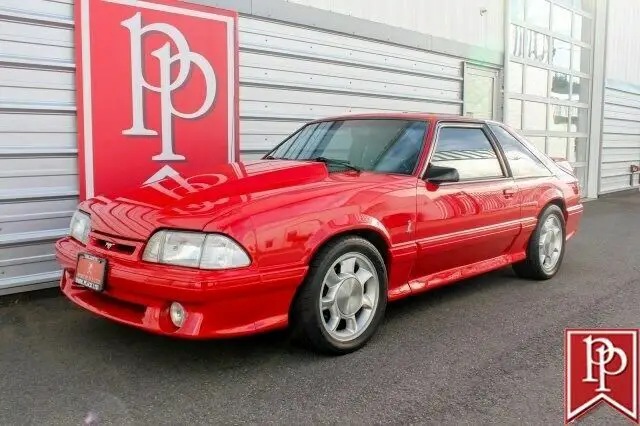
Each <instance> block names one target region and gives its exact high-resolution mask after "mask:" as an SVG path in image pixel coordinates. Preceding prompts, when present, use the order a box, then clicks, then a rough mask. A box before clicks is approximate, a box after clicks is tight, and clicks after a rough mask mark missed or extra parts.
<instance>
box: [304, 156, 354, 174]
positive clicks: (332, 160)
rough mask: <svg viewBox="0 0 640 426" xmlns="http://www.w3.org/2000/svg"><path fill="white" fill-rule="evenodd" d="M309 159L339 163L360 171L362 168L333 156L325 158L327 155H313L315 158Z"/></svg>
mask: <svg viewBox="0 0 640 426" xmlns="http://www.w3.org/2000/svg"><path fill="white" fill-rule="evenodd" d="M309 160H310V161H319V162H321V163H325V164H333V165H339V166H344V167H346V168H348V169H351V170H355V171H356V172H361V171H362V169H361V168H360V167H357V166H354V165H353V164H351V163H350V162H348V161H344V160H338V159H335V158H327V157H315V158H310V159H309Z"/></svg>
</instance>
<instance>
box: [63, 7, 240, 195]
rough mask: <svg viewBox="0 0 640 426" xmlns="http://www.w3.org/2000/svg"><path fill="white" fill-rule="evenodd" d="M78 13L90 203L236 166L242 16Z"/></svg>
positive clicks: (83, 165) (124, 10) (190, 11)
mask: <svg viewBox="0 0 640 426" xmlns="http://www.w3.org/2000/svg"><path fill="white" fill-rule="evenodd" d="M75 13H76V63H77V69H76V75H77V77H76V81H77V93H78V102H77V103H78V148H79V149H78V153H79V159H80V167H79V174H80V197H81V199H85V198H89V197H92V196H93V195H96V194H103V193H107V194H117V193H118V192H120V191H123V190H126V189H127V188H130V187H135V186H139V185H142V184H145V183H151V182H153V181H156V180H159V179H160V178H163V177H166V176H177V175H182V176H184V177H187V176H189V175H193V174H197V173H205V172H207V171H208V170H210V168H211V166H212V165H214V164H220V163H227V162H232V161H235V159H236V158H237V156H238V71H237V70H238V47H237V14H236V13H235V12H229V11H225V10H220V9H214V8H211V7H206V6H199V5H194V4H190V3H186V2H178V1H169V0H167V1H164V0H162V1H153V2H148V1H134V0H79V1H77V2H76V10H75Z"/></svg>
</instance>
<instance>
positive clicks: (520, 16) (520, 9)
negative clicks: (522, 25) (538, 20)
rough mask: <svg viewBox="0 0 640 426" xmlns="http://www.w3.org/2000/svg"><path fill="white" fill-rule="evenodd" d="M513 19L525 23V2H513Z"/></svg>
mask: <svg viewBox="0 0 640 426" xmlns="http://www.w3.org/2000/svg"><path fill="white" fill-rule="evenodd" d="M511 19H514V20H517V21H524V0H511Z"/></svg>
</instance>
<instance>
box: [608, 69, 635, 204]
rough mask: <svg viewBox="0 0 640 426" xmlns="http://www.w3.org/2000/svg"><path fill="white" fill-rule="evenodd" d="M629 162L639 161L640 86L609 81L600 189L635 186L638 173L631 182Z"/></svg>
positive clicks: (612, 189)
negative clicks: (626, 85)
mask: <svg viewBox="0 0 640 426" xmlns="http://www.w3.org/2000/svg"><path fill="white" fill-rule="evenodd" d="M632 164H635V165H638V164H640V88H633V87H631V86H629V87H625V86H623V85H620V84H616V83H613V82H610V81H608V82H607V86H606V88H605V104H604V123H603V128H602V159H601V166H600V167H601V169H600V191H599V193H600V194H605V193H608V192H614V191H621V190H625V189H632V188H637V187H638V176H637V175H636V176H635V178H634V183H633V185H631V174H630V171H631V165H632Z"/></svg>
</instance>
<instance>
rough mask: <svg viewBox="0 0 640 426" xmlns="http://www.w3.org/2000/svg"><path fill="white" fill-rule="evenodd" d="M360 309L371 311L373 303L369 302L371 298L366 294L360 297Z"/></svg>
mask: <svg viewBox="0 0 640 426" xmlns="http://www.w3.org/2000/svg"><path fill="white" fill-rule="evenodd" d="M362 307H363V308H364V309H373V302H372V301H371V298H370V297H369V296H368V295H366V294H363V295H362Z"/></svg>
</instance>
